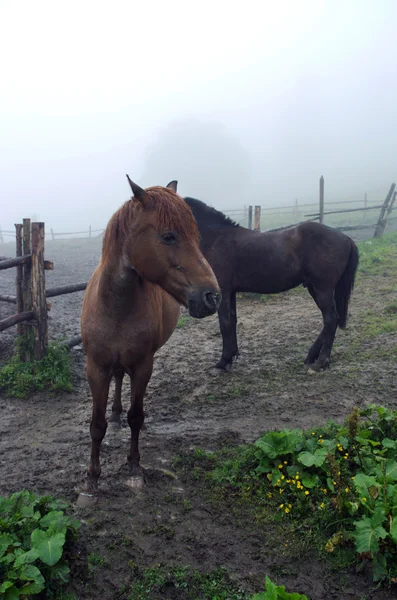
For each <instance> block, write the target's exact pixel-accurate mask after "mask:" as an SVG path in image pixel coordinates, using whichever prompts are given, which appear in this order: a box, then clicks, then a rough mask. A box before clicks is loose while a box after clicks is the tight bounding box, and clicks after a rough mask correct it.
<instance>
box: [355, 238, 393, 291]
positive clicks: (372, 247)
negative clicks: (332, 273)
mask: <svg viewBox="0 0 397 600" xmlns="http://www.w3.org/2000/svg"><path fill="white" fill-rule="evenodd" d="M358 248H359V253H360V264H359V269H358V273H359V276H360V277H364V278H365V277H372V276H374V275H382V276H384V277H391V278H394V277H396V276H397V233H396V232H394V233H389V234H387V235H384V236H383V237H381V238H376V239H372V240H367V241H365V242H359V243H358ZM393 283H394V284H395V281H394V282H393Z"/></svg>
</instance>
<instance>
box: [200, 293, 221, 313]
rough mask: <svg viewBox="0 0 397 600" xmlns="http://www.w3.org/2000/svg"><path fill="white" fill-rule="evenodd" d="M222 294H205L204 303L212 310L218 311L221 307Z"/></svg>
mask: <svg viewBox="0 0 397 600" xmlns="http://www.w3.org/2000/svg"><path fill="white" fill-rule="evenodd" d="M219 299H220V294H218V293H217V292H215V293H214V292H205V294H204V303H205V304H206V305H207V306H208V308H210V309H211V310H213V309H216V308H217V307H218V306H219Z"/></svg>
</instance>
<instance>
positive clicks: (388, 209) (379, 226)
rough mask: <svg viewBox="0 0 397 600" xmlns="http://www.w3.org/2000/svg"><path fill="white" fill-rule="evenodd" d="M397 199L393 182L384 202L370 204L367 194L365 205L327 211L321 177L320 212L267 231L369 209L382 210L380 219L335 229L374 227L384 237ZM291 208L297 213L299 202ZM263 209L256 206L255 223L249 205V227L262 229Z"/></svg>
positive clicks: (322, 220) (392, 219) (377, 235)
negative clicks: (303, 219) (328, 216)
mask: <svg viewBox="0 0 397 600" xmlns="http://www.w3.org/2000/svg"><path fill="white" fill-rule="evenodd" d="M396 199H397V191H396V184H395V183H392V184H391V186H390V189H389V191H388V193H387V196H386V198H385V200H384V202H382V204H376V205H374V206H368V204H367V195H365V198H364V207H360V208H344V209H338V210H329V211H325V210H324V177H321V178H320V185H319V210H318V212H315V213H308V214H305V215H304V216H305V221H299V222H297V223H292V224H290V225H283V226H282V227H276V228H275V229H267V230H266V231H282V230H283V229H289V228H290V227H294V226H295V225H300V224H301V223H305V222H307V221H319V223H324V222H325V217H326V216H327V215H337V214H343V213H354V212H358V211H361V212H363V211H364V212H365V213H366V212H367V211H370V210H379V211H380V212H379V216H378V220H377V222H376V223H373V224H365V225H362V224H357V225H345V226H341V227H334V229H338V230H339V231H357V230H360V229H373V230H374V233H373V237H374V238H376V237H382V235H383V233H384V231H385V228H386V224H387V223H388V221H394V220H396V219H397V217H391V216H390V215H391V213H392V211H393V210H395V209H396V208H397V203H396ZM335 204H337V203H335ZM290 208H295V209H296V214H297V204H296V205H295V207H290ZM261 210H262V209H261V207H260V206H255V212H254V223H252V215H253V207H252V206H249V207H248V229H256V230H260V223H261ZM225 212H227V213H228V214H231V213H232V211H225ZM252 225H253V226H252Z"/></svg>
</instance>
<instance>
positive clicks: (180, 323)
mask: <svg viewBox="0 0 397 600" xmlns="http://www.w3.org/2000/svg"><path fill="white" fill-rule="evenodd" d="M188 321H189V317H188V315H181V316H180V317H179V321H178V323H177V325H176V328H177V329H182V327H185V325H186V323H187V322H188Z"/></svg>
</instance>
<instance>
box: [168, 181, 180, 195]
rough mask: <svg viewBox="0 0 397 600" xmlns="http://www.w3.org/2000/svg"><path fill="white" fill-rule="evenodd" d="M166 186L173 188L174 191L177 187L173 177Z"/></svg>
mask: <svg viewBox="0 0 397 600" xmlns="http://www.w3.org/2000/svg"><path fill="white" fill-rule="evenodd" d="M166 187H167V188H168V189H169V190H173V191H174V192H176V191H177V188H178V182H177V181H176V180H175V179H174V180H173V181H170V182H169V184H168V185H167V186H166Z"/></svg>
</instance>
